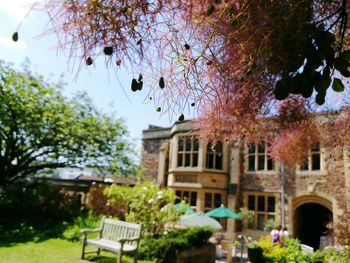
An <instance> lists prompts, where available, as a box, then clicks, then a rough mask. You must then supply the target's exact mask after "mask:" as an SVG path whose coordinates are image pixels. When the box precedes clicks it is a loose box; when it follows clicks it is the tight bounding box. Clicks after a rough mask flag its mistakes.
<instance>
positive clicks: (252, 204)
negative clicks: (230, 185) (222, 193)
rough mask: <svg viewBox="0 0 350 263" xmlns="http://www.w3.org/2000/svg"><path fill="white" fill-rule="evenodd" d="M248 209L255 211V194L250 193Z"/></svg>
mask: <svg viewBox="0 0 350 263" xmlns="http://www.w3.org/2000/svg"><path fill="white" fill-rule="evenodd" d="M248 209H249V210H253V211H255V196H254V195H248Z"/></svg>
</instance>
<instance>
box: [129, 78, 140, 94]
mask: <svg viewBox="0 0 350 263" xmlns="http://www.w3.org/2000/svg"><path fill="white" fill-rule="evenodd" d="M138 88H139V83H137V80H136V79H132V81H131V90H132V91H133V92H135V91H137V90H138Z"/></svg>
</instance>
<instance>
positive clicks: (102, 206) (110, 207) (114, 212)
mask: <svg viewBox="0 0 350 263" xmlns="http://www.w3.org/2000/svg"><path fill="white" fill-rule="evenodd" d="M105 189H106V187H105V186H101V185H94V186H92V187H90V190H89V195H88V196H89V200H88V204H89V209H90V210H91V211H92V212H93V213H94V214H95V215H106V216H112V217H117V218H119V219H120V220H125V215H126V212H127V211H126V209H127V207H126V205H125V204H124V203H119V202H110V201H109V200H108V197H107V196H106V195H105V194H104V191H105Z"/></svg>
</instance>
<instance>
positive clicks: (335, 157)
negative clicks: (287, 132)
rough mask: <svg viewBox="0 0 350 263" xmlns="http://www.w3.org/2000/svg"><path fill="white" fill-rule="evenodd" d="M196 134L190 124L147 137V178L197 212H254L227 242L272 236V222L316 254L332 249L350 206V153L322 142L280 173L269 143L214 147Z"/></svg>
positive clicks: (234, 224)
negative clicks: (334, 231)
mask: <svg viewBox="0 0 350 263" xmlns="http://www.w3.org/2000/svg"><path fill="white" fill-rule="evenodd" d="M198 134H199V133H198V129H196V128H195V127H193V124H192V123H191V122H177V123H175V124H174V125H173V126H172V127H169V128H161V127H155V126H150V127H149V128H148V129H147V130H144V131H143V139H142V163H143V164H144V169H145V170H144V172H145V174H147V175H150V176H151V178H152V179H153V180H156V181H157V182H158V183H159V184H160V185H163V186H167V187H170V188H172V189H174V191H175V192H176V194H177V196H178V197H179V198H180V199H186V200H187V201H188V203H189V204H190V205H191V206H192V207H193V208H195V209H196V210H197V211H202V212H206V211H209V210H211V209H213V208H215V207H218V206H219V205H220V204H221V203H222V204H224V205H225V206H226V207H228V208H229V209H231V210H234V211H238V209H239V208H241V207H247V208H248V209H249V210H252V211H254V212H255V213H254V218H253V220H251V221H250V222H249V223H248V225H247V226H243V225H242V223H241V222H240V220H234V219H228V220H227V227H226V233H227V235H229V236H232V235H235V234H237V233H238V232H239V231H242V232H243V233H244V234H247V235H249V236H252V237H254V238H258V237H259V236H261V235H266V234H268V233H266V232H264V227H266V226H267V225H268V222H274V224H283V225H285V226H287V227H288V230H289V232H290V233H291V235H292V236H294V237H297V238H298V239H300V240H301V242H302V243H304V244H307V245H310V246H312V247H314V248H315V249H317V248H319V246H324V245H325V244H326V243H327V242H330V240H331V237H332V229H331V228H332V223H335V222H336V221H337V219H338V216H339V215H341V214H342V213H343V211H344V209H345V208H346V206H347V204H349V201H350V160H349V154H348V153H347V152H343V151H342V150H340V149H337V148H334V149H324V148H323V147H322V142H320V146H317V147H314V148H313V149H310V152H309V157H308V160H307V161H306V162H305V164H304V165H302V166H298V167H295V169H292V170H286V171H285V172H283V173H281V169H280V168H281V167H280V164H278V163H274V162H273V161H272V160H271V159H270V158H269V156H268V152H267V143H266V142H256V143H255V144H249V145H247V144H242V143H241V144H239V145H229V144H227V143H226V142H219V143H217V144H216V145H212V144H211V143H210V142H208V141H207V140H206V138H201V137H200V136H199V135H198ZM281 193H284V200H281V196H282V194H281ZM283 203H284V205H283ZM283 221H284V222H283ZM231 238H232V237H231Z"/></svg>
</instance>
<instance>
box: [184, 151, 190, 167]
mask: <svg viewBox="0 0 350 263" xmlns="http://www.w3.org/2000/svg"><path fill="white" fill-rule="evenodd" d="M190 165H191V154H190V153H186V154H185V167H188V166H190Z"/></svg>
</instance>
